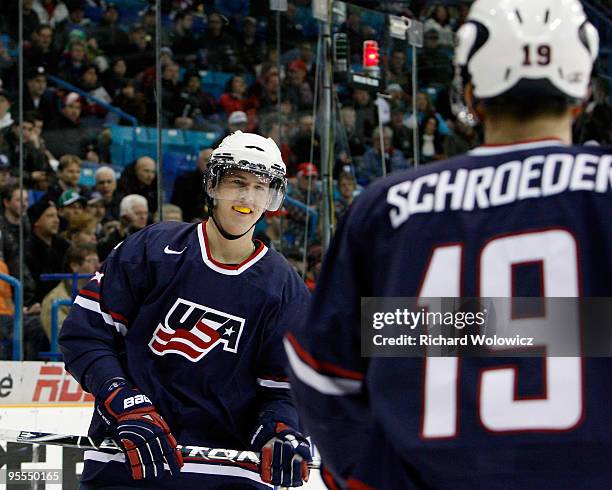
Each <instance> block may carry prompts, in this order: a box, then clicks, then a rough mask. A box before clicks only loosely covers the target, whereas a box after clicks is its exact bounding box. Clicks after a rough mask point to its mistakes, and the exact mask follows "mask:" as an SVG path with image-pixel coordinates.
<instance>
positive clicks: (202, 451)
mask: <svg viewBox="0 0 612 490" xmlns="http://www.w3.org/2000/svg"><path fill="white" fill-rule="evenodd" d="M0 441H9V442H20V443H24V444H45V445H53V446H63V447H73V448H79V449H89V450H96V449H105V450H111V451H121V448H120V447H119V446H117V443H116V442H115V441H113V440H112V439H111V438H110V437H106V438H103V437H89V436H71V435H62V434H50V433H47V432H30V431H25V430H22V431H19V430H10V429H0ZM178 448H179V449H180V451H181V454H182V455H183V459H184V460H185V462H189V463H200V464H219V465H229V466H239V467H241V468H244V469H247V470H251V471H254V472H257V473H258V472H259V453H256V452H254V451H243V450H239V449H221V448H211V447H204V446H181V445H180V444H179V445H178ZM308 467H309V468H312V469H319V468H320V467H321V462H320V460H318V459H316V460H313V461H311V462H310V463H309V464H308Z"/></svg>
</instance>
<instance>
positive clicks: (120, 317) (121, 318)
mask: <svg viewBox="0 0 612 490" xmlns="http://www.w3.org/2000/svg"><path fill="white" fill-rule="evenodd" d="M109 314H110V316H111V317H113V320H119V321H120V322H122V323H123V324H125V325H127V324H128V319H127V318H126V317H124V316H123V315H122V314H121V313H116V312H114V311H110V310H109Z"/></svg>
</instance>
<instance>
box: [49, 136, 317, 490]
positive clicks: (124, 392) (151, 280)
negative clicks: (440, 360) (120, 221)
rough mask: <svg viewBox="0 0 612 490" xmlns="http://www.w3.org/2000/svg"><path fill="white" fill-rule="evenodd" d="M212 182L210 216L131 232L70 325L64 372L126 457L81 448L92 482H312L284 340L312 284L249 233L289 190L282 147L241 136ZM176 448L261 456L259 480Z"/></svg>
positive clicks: (86, 483)
mask: <svg viewBox="0 0 612 490" xmlns="http://www.w3.org/2000/svg"><path fill="white" fill-rule="evenodd" d="M205 186H206V193H207V196H208V200H209V201H210V202H209V209H212V210H213V211H212V219H211V220H209V221H207V222H204V223H199V224H186V223H177V222H163V223H158V224H155V225H151V226H149V227H147V228H145V229H144V230H142V231H140V232H138V233H136V234H134V235H132V236H130V237H128V238H127V239H126V240H125V241H124V242H122V243H121V244H119V245H118V246H116V247H115V249H114V250H113V251H112V252H111V254H110V255H109V257H108V258H107V259H106V261H105V262H104V264H103V265H102V267H101V268H100V271H99V272H97V273H96V274H95V277H94V278H93V279H92V280H91V281H90V282H89V283H88V284H87V285H86V286H85V287H84V288H83V289H82V290H81V291H80V292H79V295H78V296H77V298H76V300H75V304H74V306H73V308H72V309H71V312H70V315H69V316H68V318H67V319H66V321H65V322H64V325H63V328H62V332H61V336H60V345H61V348H62V351H63V353H64V359H65V362H66V369H67V370H68V371H69V372H70V373H71V374H72V375H73V376H74V377H75V378H76V379H77V380H78V381H79V383H80V384H81V386H82V387H83V388H84V389H85V390H87V391H89V392H91V393H93V394H94V396H95V398H96V403H95V413H94V416H93V419H92V422H91V426H90V431H89V434H90V435H97V436H102V435H110V436H112V437H113V438H114V439H115V440H116V441H117V443H118V444H119V445H120V446H121V447H122V449H123V452H124V454H121V453H119V454H117V453H115V454H110V453H107V452H103V451H86V452H85V466H84V470H83V475H82V478H81V486H82V488H84V489H89V488H111V487H112V488H123V487H126V488H134V487H135V488H155V489H160V488H180V489H182V490H184V489H189V488H193V489H195V488H198V489H200V488H206V489H208V488H236V489H239V488H245V489H246V488H268V485H266V484H264V483H263V482H267V483H273V484H274V485H283V486H300V485H302V482H303V480H305V479H307V478H308V468H307V462H308V461H309V460H310V459H311V457H310V449H309V444H308V442H307V440H306V439H305V438H304V437H303V436H302V435H301V434H300V433H299V432H298V431H297V430H296V428H298V426H299V424H298V419H297V414H296V411H295V408H294V406H293V404H292V401H291V397H290V393H289V384H288V382H287V380H286V377H285V372H284V368H285V363H286V358H285V354H284V350H283V346H282V335H283V333H284V331H285V329H286V327H287V326H288V325H290V324H296V323H298V322H300V321H301V319H302V318H303V316H304V314H305V309H306V307H307V302H308V299H309V298H308V292H307V289H306V287H305V285H304V284H303V282H302V281H301V280H300V277H299V276H298V275H297V273H295V272H294V271H293V269H292V268H291V267H290V266H289V264H288V263H287V261H286V260H285V259H284V258H283V257H282V256H280V255H279V254H277V253H276V252H274V251H273V250H269V249H268V248H267V247H266V246H264V245H263V244H262V243H261V242H259V241H254V240H253V229H254V226H255V224H256V223H257V221H258V220H259V219H260V217H261V216H262V214H263V213H264V212H265V211H266V210H272V211H273V210H277V209H278V208H279V207H280V205H281V203H282V201H283V198H284V195H285V190H286V179H285V165H284V163H283V161H282V158H281V154H280V151H279V150H278V147H277V146H276V144H275V143H274V142H273V141H272V140H271V139H269V138H263V137H261V136H258V135H255V134H248V133H242V132H240V131H237V132H236V133H234V134H232V135H229V136H227V137H226V138H225V139H224V140H223V141H222V143H221V144H220V146H219V147H218V148H217V149H216V150H215V151H214V152H213V154H212V156H211V158H210V163H209V166H208V170H207V173H206V176H205ZM177 442H178V444H180V445H183V446H185V445H195V446H207V447H222V448H226V449H250V450H256V451H261V452H262V457H261V459H262V462H261V465H260V474H258V472H257V470H255V471H253V470H249V469H248V468H247V469H245V468H243V467H239V466H229V465H226V466H218V465H213V464H203V463H202V462H201V461H200V462H198V461H197V459H195V458H185V459H183V458H182V457H181V453H180V452H179V451H178V450H177ZM262 480H263V482H262Z"/></svg>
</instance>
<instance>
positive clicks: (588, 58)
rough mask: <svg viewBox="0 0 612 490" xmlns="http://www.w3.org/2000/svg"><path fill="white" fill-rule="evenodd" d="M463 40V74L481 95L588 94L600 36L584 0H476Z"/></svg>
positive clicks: (459, 58)
mask: <svg viewBox="0 0 612 490" xmlns="http://www.w3.org/2000/svg"><path fill="white" fill-rule="evenodd" d="M457 39H458V44H457V48H456V52H455V66H456V70H457V74H458V75H459V76H460V79H461V81H462V82H463V83H465V82H467V81H471V82H472V84H473V94H474V97H475V98H477V99H480V100H485V101H486V100H487V99H489V100H490V99H493V98H496V97H500V96H507V95H514V96H527V97H548V96H561V97H565V98H567V99H568V100H570V101H580V100H583V99H585V98H586V97H587V95H588V87H589V81H590V78H591V71H592V69H593V63H594V62H595V59H596V58H597V54H598V50H599V35H598V33H597V30H596V29H595V28H594V27H593V26H592V25H591V24H590V23H589V22H588V21H587V19H586V16H585V14H584V10H583V8H582V5H581V4H580V2H579V1H578V0H476V1H475V2H474V3H473V5H472V7H471V9H470V13H469V15H468V19H467V22H466V24H464V25H463V26H461V28H460V29H459V30H458V32H457Z"/></svg>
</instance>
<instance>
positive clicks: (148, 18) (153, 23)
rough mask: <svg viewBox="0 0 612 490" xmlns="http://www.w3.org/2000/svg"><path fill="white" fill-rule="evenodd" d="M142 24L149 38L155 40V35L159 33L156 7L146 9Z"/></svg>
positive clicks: (141, 18)
mask: <svg viewBox="0 0 612 490" xmlns="http://www.w3.org/2000/svg"><path fill="white" fill-rule="evenodd" d="M140 23H141V24H142V28H143V29H144V30H145V32H146V34H147V36H150V37H151V39H153V38H155V34H156V33H157V14H156V13H155V6H154V5H151V6H149V7H147V8H146V9H144V11H143V12H142V15H141V17H140Z"/></svg>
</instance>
